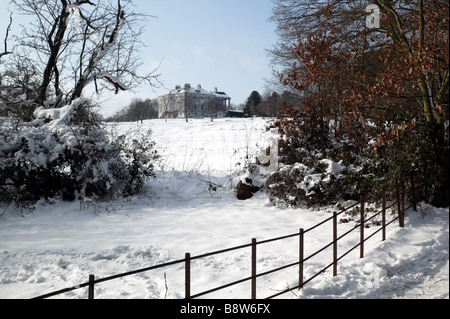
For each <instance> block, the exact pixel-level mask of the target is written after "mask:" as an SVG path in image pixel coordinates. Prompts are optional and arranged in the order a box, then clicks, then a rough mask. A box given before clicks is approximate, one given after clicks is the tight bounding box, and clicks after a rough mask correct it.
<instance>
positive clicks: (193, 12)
mask: <svg viewBox="0 0 450 319" xmlns="http://www.w3.org/2000/svg"><path fill="white" fill-rule="evenodd" d="M0 2H1V5H0V10H1V13H0V19H1V20H0V21H1V22H0V36H1V40H2V42H3V36H4V30H5V29H6V25H7V20H8V15H9V13H8V12H7V11H6V8H7V4H8V2H9V1H7V0H0ZM134 3H135V4H136V6H137V8H136V9H137V10H136V11H138V12H143V13H147V14H149V15H152V16H154V18H150V19H149V21H148V23H147V25H146V31H145V33H144V36H143V38H142V40H143V42H144V43H145V44H146V46H147V47H146V48H144V49H143V50H142V51H143V52H142V61H143V63H144V65H143V66H142V69H141V72H148V71H151V70H153V69H154V68H155V67H156V66H158V65H159V64H160V63H161V61H162V64H161V66H160V69H159V73H161V77H160V80H161V81H162V82H163V83H164V86H165V87H166V88H167V89H172V88H174V87H175V85H184V84H185V83H190V84H191V85H192V86H197V85H198V84H201V85H202V87H203V88H204V89H206V90H213V89H214V87H217V88H218V89H219V90H221V91H225V92H226V93H227V94H228V95H230V96H231V98H232V101H231V102H232V103H233V104H240V103H243V102H245V100H246V98H247V97H248V96H249V95H250V93H251V92H252V91H253V90H257V91H258V92H260V93H261V94H262V93H263V92H264V89H265V86H266V82H265V79H269V78H271V68H270V65H269V60H270V59H269V57H268V56H267V54H266V51H265V50H266V49H269V48H271V47H272V46H273V45H274V44H275V43H276V41H277V37H276V34H275V25H274V24H273V23H271V22H269V21H268V19H269V18H270V16H271V14H272V7H273V3H272V1H271V0H190V1H186V0H136V1H135V2H134ZM20 18H21V16H20V15H18V14H15V17H14V19H15V21H14V26H13V27H14V31H18V30H19V27H18V25H19V24H20V21H19V19H20ZM166 88H160V89H155V90H152V89H151V88H149V87H140V88H138V89H137V90H136V94H131V93H121V94H119V95H118V96H115V97H113V98H112V99H111V100H109V101H107V102H104V106H103V108H102V113H103V114H105V115H109V114H112V113H114V112H115V111H117V110H118V109H119V108H120V107H121V106H126V105H127V104H128V103H129V101H130V99H131V98H132V97H134V96H138V97H142V98H147V97H148V98H155V97H157V96H159V95H162V94H164V93H166V92H167V89H166Z"/></svg>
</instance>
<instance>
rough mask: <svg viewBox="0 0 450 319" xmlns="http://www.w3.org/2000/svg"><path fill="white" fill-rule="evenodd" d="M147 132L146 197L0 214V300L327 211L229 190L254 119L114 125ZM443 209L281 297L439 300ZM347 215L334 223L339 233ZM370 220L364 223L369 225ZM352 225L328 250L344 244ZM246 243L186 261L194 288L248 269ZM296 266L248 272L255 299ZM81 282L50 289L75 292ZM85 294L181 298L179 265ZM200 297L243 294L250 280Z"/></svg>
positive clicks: (279, 247) (269, 255)
mask: <svg viewBox="0 0 450 319" xmlns="http://www.w3.org/2000/svg"><path fill="white" fill-rule="evenodd" d="M147 128H151V129H152V130H153V139H154V140H155V141H156V143H157V147H158V150H159V153H160V155H161V159H160V161H159V162H158V165H157V167H156V173H157V178H156V179H155V180H152V181H150V182H149V190H148V193H147V194H146V195H141V196H136V197H133V198H128V199H124V200H116V201H111V202H107V203H97V204H92V205H90V206H89V205H85V207H83V209H80V203H78V202H75V203H67V202H61V201H54V202H52V203H51V202H40V203H38V204H37V205H36V209H35V210H34V211H33V212H31V213H27V214H25V213H24V216H22V214H21V213H18V212H14V211H12V210H11V208H5V207H3V208H2V210H1V211H0V215H1V217H0V298H31V297H35V296H38V295H41V294H44V293H48V292H51V291H54V290H58V289H62V288H66V287H71V286H74V285H77V284H79V283H83V282H86V281H87V280H88V277H89V274H94V275H95V276H96V278H102V277H107V276H111V275H115V274H118V273H122V272H126V271H131V270H136V269H140V268H144V267H148V266H151V265H156V264H159V263H165V262H169V261H172V260H178V259H182V258H184V255H185V253H186V252H189V253H191V255H192V256H195V255H199V254H203V253H206V252H210V251H214V250H219V249H224V248H228V247H233V246H237V245H243V244H248V243H250V241H251V239H252V238H256V239H257V240H264V239H270V238H274V237H279V236H283V235H288V234H293V233H296V232H298V230H299V228H305V229H307V228H309V227H311V226H313V225H315V224H317V223H319V222H321V221H322V220H324V219H326V218H328V217H330V212H331V211H332V208H330V209H329V210H323V211H315V210H308V209H291V208H278V207H274V206H273V205H271V204H270V202H269V201H268V199H267V196H266V195H265V194H264V193H263V192H259V193H257V194H256V195H255V196H254V197H253V198H251V199H249V200H247V201H239V200H237V199H236V196H235V193H234V191H233V185H232V184H233V181H235V180H236V179H235V177H236V176H237V175H238V174H239V173H240V172H242V168H243V166H244V164H245V158H246V156H247V155H248V156H250V158H254V157H255V155H256V154H258V152H259V149H260V148H261V147H263V146H265V145H268V143H270V134H269V133H267V132H266V130H265V122H264V121H263V120H262V119H218V120H215V121H214V122H211V121H210V120H209V119H204V120H200V119H198V120H191V121H189V122H188V123H186V122H185V121H184V120H169V121H168V122H165V121H164V120H152V121H145V122H144V123H143V124H140V123H127V124H120V125H118V126H117V130H119V131H122V132H129V133H128V134H133V132H136V131H140V130H146V129H147ZM448 220H449V210H448V208H447V209H437V208H434V207H431V206H428V205H425V204H423V203H422V204H421V205H420V209H419V211H418V212H414V211H408V212H407V216H406V220H405V227H404V228H399V227H398V226H397V223H394V224H393V225H390V226H389V228H388V230H387V240H386V241H384V242H382V241H381V234H377V235H375V236H374V237H373V238H372V239H370V240H369V241H368V242H366V244H365V258H362V259H360V258H359V249H356V250H355V251H354V252H352V253H350V254H349V255H347V256H346V257H344V258H343V259H342V260H341V261H340V262H339V264H338V276H336V277H333V276H332V273H331V270H328V271H326V272H325V273H324V274H321V275H320V276H318V277H316V278H314V279H313V280H312V281H311V282H309V283H308V284H307V285H305V287H304V288H303V289H302V290H301V291H297V290H294V291H293V292H292V293H287V294H284V295H282V296H281V298H293V299H296V298H449V276H448V269H449V255H448V249H449V235H448V230H449V221H448ZM353 226H354V223H345V224H339V225H338V228H339V233H344V232H345V231H347V230H348V229H350V228H352V227H353ZM370 231H371V230H370V229H368V230H367V232H368V233H370ZM331 236H332V235H331V224H329V223H327V224H325V225H323V226H321V227H319V228H317V229H316V230H314V231H313V232H311V233H308V234H307V236H306V237H305V246H306V252H305V256H307V255H308V254H309V253H310V252H312V251H315V250H317V249H319V248H321V247H322V246H324V245H325V244H327V243H329V242H330V241H331V239H332V237H331ZM358 238H359V234H357V233H355V235H354V236H353V237H350V240H349V241H346V242H342V243H340V244H339V247H338V250H339V251H338V252H341V253H342V252H344V251H346V250H348V249H349V248H350V247H352V246H354V245H355V243H356V242H357V240H358ZM297 258H298V238H294V239H287V240H284V241H282V242H275V243H268V244H264V245H260V246H258V258H257V269H258V272H263V271H266V270H270V269H273V268H277V267H280V266H282V265H285V264H288V263H292V262H296V261H297ZM331 258H332V253H331V251H330V250H326V251H324V252H323V253H321V254H319V255H318V256H316V257H314V258H312V259H310V260H309V261H307V262H306V264H305V279H307V278H308V277H310V276H311V275H312V274H314V273H316V272H317V271H319V270H320V269H321V268H323V267H324V266H326V265H328V264H329V263H330V262H331V261H332V260H331ZM250 266H251V261H250V248H245V249H241V250H237V251H232V252H228V253H225V254H222V255H216V256H210V257H206V258H203V259H200V260H196V261H193V262H192V266H191V278H192V288H191V293H192V294H195V293H198V292H200V291H204V290H207V289H210V288H213V287H216V286H219V285H222V284H226V283H228V282H231V281H235V280H238V279H241V278H245V277H248V276H250V275H251V272H250ZM297 280H298V270H297V268H296V267H292V268H288V269H286V270H284V271H281V272H278V273H275V274H272V275H267V276H264V277H260V278H258V280H257V292H258V295H257V296H258V297H259V298H264V297H266V296H269V295H272V294H275V293H276V292H277V291H280V290H283V289H286V288H287V287H292V286H295V285H297ZM86 297H87V291H86V289H85V288H82V289H79V290H75V291H73V292H70V293H66V294H64V295H60V296H59V298H86ZM95 297H96V298H157V299H162V298H168V299H171V298H183V297H184V265H183V264H179V265H175V266H171V267H168V268H165V269H158V270H154V271H150V272H145V273H140V274H137V275H133V276H129V277H125V278H121V279H116V280H113V281H110V282H105V283H101V284H98V285H96V288H95ZM206 297H207V298H225V299H227V298H250V282H245V283H242V284H239V285H236V286H232V287H228V288H226V289H224V290H222V291H219V292H216V293H213V294H211V295H207V296H206Z"/></svg>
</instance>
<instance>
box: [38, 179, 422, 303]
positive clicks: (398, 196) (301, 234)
mask: <svg viewBox="0 0 450 319" xmlns="http://www.w3.org/2000/svg"><path fill="white" fill-rule="evenodd" d="M408 194H410V196H409V202H410V205H409V206H408V207H406V198H405V186H404V184H403V185H400V184H399V183H397V184H396V190H395V199H394V200H391V201H389V202H388V201H387V200H386V192H385V191H384V190H383V191H382V192H381V194H380V195H381V210H380V211H378V212H376V213H374V214H373V215H372V216H370V217H368V218H366V205H367V204H368V203H367V202H366V201H365V199H364V197H362V198H361V200H360V202H356V203H354V204H353V205H351V206H349V207H347V208H345V209H343V210H341V211H340V212H334V213H333V215H332V216H331V217H329V218H327V219H325V220H323V221H322V222H320V223H318V224H316V225H314V226H312V227H311V228H308V229H303V228H301V229H300V230H299V231H298V232H296V233H293V234H289V235H285V236H281V237H277V238H272V239H267V240H261V241H257V240H256V239H255V238H253V239H252V241H251V243H248V244H244V245H240V246H235V247H231V248H226V249H222V250H217V251H213V252H209V253H205V254H202V255H197V256H191V254H190V253H186V254H185V257H184V258H183V259H179V260H174V261H171V262H167V263H163V264H159V265H155V266H150V267H146V268H142V269H138V270H134V271H130V272H126V273H122V274H118V275H114V276H110V277H105V278H99V279H96V278H95V276H94V275H90V276H89V281H87V282H85V283H81V284H79V285H77V286H73V287H69V288H65V289H62V290H58V291H54V292H51V293H48V294H45V295H41V296H38V297H35V298H33V299H44V298H49V297H53V296H57V295H60V294H63V293H67V292H70V291H73V290H77V289H80V288H84V287H88V299H94V288H95V285H98V284H100V283H103V282H106V281H110V280H114V279H118V278H122V277H126V276H130V275H135V274H138V273H143V272H148V271H151V270H155V269H159V268H164V267H168V266H172V265H177V264H184V270H185V274H184V275H185V276H184V277H185V298H186V299H192V298H197V297H200V296H204V295H207V294H210V293H212V292H216V291H219V290H222V289H225V288H227V287H231V286H234V285H237V284H241V283H243V282H250V297H251V298H252V299H256V298H257V294H256V293H257V291H256V282H257V279H258V278H259V277H262V276H266V275H269V274H272V273H275V272H280V271H283V270H285V269H287V268H291V267H298V285H296V286H294V287H290V288H288V289H285V290H283V291H280V292H277V293H276V294H274V295H271V296H266V297H265V298H266V299H271V298H275V297H277V296H280V295H282V294H285V293H288V292H290V291H293V290H295V289H301V288H302V287H303V286H304V285H306V284H307V283H308V282H310V281H311V280H313V279H314V278H316V277H317V276H319V275H320V274H323V273H324V272H325V270H327V269H328V268H330V267H333V276H337V265H338V262H339V261H340V260H341V259H342V258H344V257H345V256H346V255H348V254H349V253H350V252H351V251H353V250H355V249H357V248H358V247H359V252H360V258H363V257H364V243H365V242H366V241H367V240H369V239H370V238H372V237H373V236H374V235H375V234H377V233H379V232H381V240H382V241H384V240H386V227H387V226H389V225H390V224H392V223H393V222H395V221H396V220H398V225H399V227H404V213H405V211H406V210H408V209H410V208H411V207H414V209H416V202H417V199H416V198H417V195H416V188H415V186H414V180H413V179H411V188H410V191H409V192H408ZM355 207H358V210H359V218H360V220H359V223H358V224H357V225H356V226H355V227H353V228H352V229H350V230H348V231H347V232H346V233H344V234H342V235H341V236H339V237H338V232H337V228H338V227H337V226H338V218H337V217H338V216H340V215H341V214H344V213H345V212H348V211H349V210H350V209H352V208H355ZM392 207H393V208H395V210H396V211H397V212H398V213H397V214H396V216H395V217H394V218H393V219H392V220H390V221H386V217H387V214H386V212H387V210H388V209H390V208H392ZM377 216H381V223H380V224H381V225H380V226H379V227H378V229H377V230H375V231H373V232H372V233H371V234H370V235H368V236H366V234H365V230H366V225H368V222H370V221H371V220H373V219H375V218H376V217H377ZM326 223H331V224H332V233H333V240H332V241H331V242H330V243H328V244H326V245H324V246H323V247H322V248H320V249H319V250H317V251H315V252H313V253H311V254H310V255H309V256H306V257H305V256H304V252H305V249H304V248H305V247H304V246H305V245H304V243H305V235H307V234H308V233H309V232H311V231H312V230H314V229H316V228H317V227H319V226H322V225H324V224H326ZM355 231H359V242H358V243H357V244H356V245H355V246H353V247H352V248H350V249H349V250H348V251H346V252H344V253H342V254H341V255H340V256H338V242H339V241H340V240H343V239H344V238H345V237H346V236H347V235H349V234H350V233H352V232H355ZM296 237H298V261H296V262H293V263H289V264H286V265H283V266H281V267H278V268H275V269H272V270H268V271H264V272H260V273H258V272H257V247H258V246H260V245H264V244H267V243H271V242H276V241H282V240H285V239H288V238H296ZM329 247H332V251H333V253H332V258H330V259H331V263H330V264H328V265H327V266H326V267H324V268H322V269H320V270H319V271H317V272H316V273H315V274H314V275H312V276H311V277H309V278H307V279H305V278H304V266H305V263H306V262H307V261H308V260H310V259H311V258H312V257H314V256H316V255H318V254H319V253H321V252H323V251H324V250H325V249H327V248H329ZM241 249H250V250H251V260H250V262H251V274H249V276H247V277H245V278H241V279H239V280H236V281H233V282H230V283H227V284H224V285H221V286H218V287H215V288H212V289H209V290H205V291H203V292H200V293H196V294H191V278H192V275H193V274H192V273H191V262H192V261H194V260H197V259H201V258H205V257H209V256H213V255H219V254H223V253H226V252H230V251H235V250H241Z"/></svg>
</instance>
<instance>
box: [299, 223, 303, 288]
mask: <svg viewBox="0 0 450 319" xmlns="http://www.w3.org/2000/svg"><path fill="white" fill-rule="evenodd" d="M304 233H305V231H304V230H303V228H300V236H299V264H298V289H302V288H303V254H304Z"/></svg>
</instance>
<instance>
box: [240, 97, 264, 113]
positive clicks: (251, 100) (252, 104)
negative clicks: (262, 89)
mask: <svg viewBox="0 0 450 319" xmlns="http://www.w3.org/2000/svg"><path fill="white" fill-rule="evenodd" d="M261 101H262V97H261V94H259V93H258V91H253V92H252V93H251V94H250V96H249V97H248V99H247V102H246V103H245V109H244V111H245V113H246V114H248V116H250V117H253V116H254V115H256V112H255V111H256V107H257V106H258V105H259V104H260V103H261Z"/></svg>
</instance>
